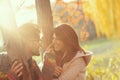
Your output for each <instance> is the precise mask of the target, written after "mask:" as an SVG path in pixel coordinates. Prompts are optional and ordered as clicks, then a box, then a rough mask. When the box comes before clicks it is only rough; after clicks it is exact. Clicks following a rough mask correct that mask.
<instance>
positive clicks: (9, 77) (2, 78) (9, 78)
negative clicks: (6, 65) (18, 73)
mask: <svg viewBox="0 0 120 80" xmlns="http://www.w3.org/2000/svg"><path fill="white" fill-rule="evenodd" d="M0 80H17V79H16V77H15V76H14V74H12V73H11V72H8V73H3V72H0Z"/></svg>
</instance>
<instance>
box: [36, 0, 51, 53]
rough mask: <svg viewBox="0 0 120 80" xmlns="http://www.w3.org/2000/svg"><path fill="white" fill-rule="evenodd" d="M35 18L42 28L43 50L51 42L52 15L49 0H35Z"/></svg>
mask: <svg viewBox="0 0 120 80" xmlns="http://www.w3.org/2000/svg"><path fill="white" fill-rule="evenodd" d="M35 1H36V11H37V20H38V24H39V26H40V27H41V28H42V33H43V38H42V40H43V41H42V47H43V48H42V49H43V51H44V50H45V49H46V48H47V46H48V45H49V44H50V43H51V42H52V35H53V17H52V11H51V6H50V0H35Z"/></svg>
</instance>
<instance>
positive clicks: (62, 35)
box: [47, 24, 91, 80]
mask: <svg viewBox="0 0 120 80" xmlns="http://www.w3.org/2000/svg"><path fill="white" fill-rule="evenodd" d="M53 37H54V40H53V48H54V50H55V52H56V56H55V57H56V58H54V59H55V60H56V62H55V61H54V63H53V62H51V64H55V63H56V65H55V66H54V76H53V80H85V74H86V67H87V65H88V63H89V61H90V59H91V55H90V54H88V53H86V52H85V51H84V50H83V49H82V48H81V47H80V46H79V41H78V37H77V34H76V33H75V31H74V30H73V29H72V27H71V26H70V25H68V24H62V25H59V26H58V27H56V28H55V30H54V36H53ZM47 60H48V59H47ZM48 62H49V61H47V63H48ZM49 63H50V62H49Z"/></svg>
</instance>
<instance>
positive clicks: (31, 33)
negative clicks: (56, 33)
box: [18, 23, 40, 40]
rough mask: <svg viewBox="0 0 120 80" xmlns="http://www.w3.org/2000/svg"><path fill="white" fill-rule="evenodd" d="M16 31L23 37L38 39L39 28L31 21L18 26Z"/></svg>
mask: <svg viewBox="0 0 120 80" xmlns="http://www.w3.org/2000/svg"><path fill="white" fill-rule="evenodd" d="M18 32H19V34H20V35H21V37H22V38H23V39H26V40H30V39H38V40H39V39H40V30H39V26H38V25H36V24H33V23H26V24H23V25H22V26H21V27H19V28H18Z"/></svg>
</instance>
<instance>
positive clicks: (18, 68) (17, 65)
mask: <svg viewBox="0 0 120 80" xmlns="http://www.w3.org/2000/svg"><path fill="white" fill-rule="evenodd" d="M22 70H23V64H22V62H20V61H17V60H16V61H15V62H14V63H13V64H12V67H11V69H10V71H11V72H12V73H14V74H15V75H17V77H20V76H21V75H22Z"/></svg>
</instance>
